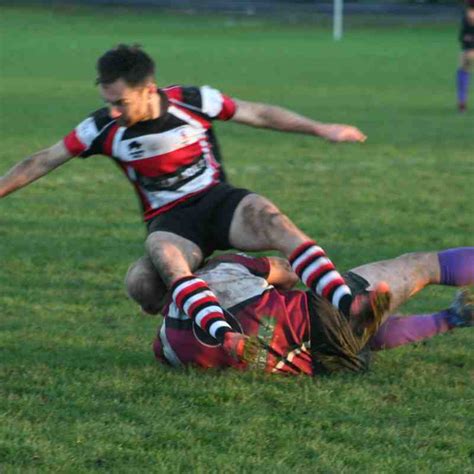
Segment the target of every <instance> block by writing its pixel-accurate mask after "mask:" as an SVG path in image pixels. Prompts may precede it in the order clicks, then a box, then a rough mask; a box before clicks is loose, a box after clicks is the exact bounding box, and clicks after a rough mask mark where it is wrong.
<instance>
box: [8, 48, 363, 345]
mask: <svg viewBox="0 0 474 474" xmlns="http://www.w3.org/2000/svg"><path fill="white" fill-rule="evenodd" d="M97 70H98V79H97V84H98V85H99V89H100V93H101V95H102V98H103V99H104V101H105V103H106V104H107V106H106V107H103V108H101V109H99V110H97V111H96V112H94V113H92V114H91V115H90V116H89V117H88V118H86V119H85V120H84V121H82V122H81V123H80V124H79V125H78V126H77V127H76V128H75V129H74V130H73V131H72V132H70V133H69V134H68V135H67V136H66V137H65V138H64V139H63V140H60V141H59V142H58V143H56V144H55V145H53V146H52V147H51V148H48V149H46V150H43V151H40V152H38V153H36V154H34V155H32V156H31V157H29V158H26V159H25V160H23V161H22V162H20V163H19V164H17V165H16V166H14V167H13V168H12V169H11V170H10V171H9V172H8V173H7V174H6V175H5V176H3V177H0V197H2V196H6V195H7V194H9V193H11V192H12V191H15V190H16V189H18V188H21V187H23V186H26V185H27V184H29V183H31V182H32V181H34V180H36V179H38V178H40V177H41V176H43V175H45V174H47V173H48V172H50V171H52V170H53V169H55V168H57V167H58V166H60V165H63V164H64V163H66V162H67V161H68V160H70V159H71V158H72V157H74V156H79V157H82V158H87V157H90V156H92V155H106V156H109V157H111V158H112V159H113V160H114V161H115V162H116V163H117V164H118V165H119V167H120V168H121V169H122V171H123V172H124V173H125V176H126V177H127V178H128V179H129V180H130V181H131V183H132V185H133V186H134V187H135V190H136V191H137V193H138V196H139V197H140V200H141V203H142V207H143V211H144V219H145V221H146V223H147V227H148V232H149V235H148V237H147V239H146V244H145V247H146V253H147V255H148V256H149V257H150V259H151V261H152V262H153V265H154V266H155V267H156V269H157V270H158V272H159V273H160V275H161V278H162V279H163V281H164V282H165V284H166V285H167V287H168V288H171V289H172V295H173V300H174V302H175V303H176V304H177V305H178V306H179V307H180V308H181V309H184V310H185V311H186V313H187V314H188V316H189V317H190V318H191V319H193V320H194V321H196V323H197V324H198V325H199V326H200V327H201V328H202V329H203V330H204V331H206V332H207V333H209V334H210V335H211V336H212V337H213V338H216V339H217V340H219V341H220V342H224V347H226V348H227V347H228V348H229V351H234V349H235V345H236V344H239V345H241V343H242V339H243V336H242V335H240V334H238V333H237V332H235V331H234V330H233V329H232V328H231V326H229V324H228V323H227V322H226V320H225V318H224V316H223V310H222V308H221V306H220V304H219V302H218V299H217V298H216V296H215V295H214V294H213V293H212V291H211V290H210V289H209V287H208V286H207V284H206V283H205V282H204V281H202V280H200V279H198V278H196V276H195V275H194V274H193V271H194V270H195V269H196V268H198V266H199V265H200V264H201V262H202V261H203V258H205V257H206V256H209V255H210V254H211V253H212V252H213V251H214V250H216V249H229V248H236V249H240V250H250V251H258V250H278V251H280V252H282V253H283V254H284V255H285V256H286V257H287V258H289V259H290V261H291V262H292V265H293V267H294V269H295V271H296V273H297V274H298V275H299V277H300V278H301V279H302V281H303V282H304V283H305V284H306V285H307V286H308V287H309V288H310V289H311V290H312V291H313V292H314V293H317V294H319V295H322V296H323V297H324V298H327V299H328V300H329V301H331V303H332V304H333V305H334V306H335V307H337V308H339V309H341V310H342V311H343V312H344V313H345V314H349V312H350V308H351V304H352V295H351V292H350V289H349V287H348V286H347V285H346V284H345V282H344V280H343V278H342V277H341V275H340V274H339V273H338V272H337V271H336V269H335V267H334V265H333V264H332V262H331V261H330V260H329V259H328V258H327V256H326V255H325V253H324V251H323V250H322V249H321V248H320V247H319V246H317V245H316V244H315V242H314V241H312V240H311V239H310V238H309V237H308V236H307V235H306V234H304V233H303V232H301V231H300V230H299V229H298V228H297V227H296V226H295V225H294V224H293V223H292V222H291V221H290V220H289V219H288V218H287V217H286V216H284V215H283V214H281V212H280V211H279V210H278V209H277V207H276V206H275V205H274V204H272V203H271V202H270V201H268V200H267V199H265V198H263V197H261V196H258V195H256V194H253V193H251V192H250V191H248V190H246V189H237V188H234V187H233V186H231V185H229V184H227V183H226V182H225V178H224V176H223V172H222V166H221V164H220V156H219V148H218V146H217V142H216V137H215V134H214V131H213V121H214V120H233V121H235V122H238V123H241V124H245V125H250V126H254V127H265V128H270V129H274V130H281V131H286V132H299V133H306V134H310V135H315V136H320V137H323V138H326V139H328V140H332V141H364V140H365V136H364V135H363V133H362V132H360V130H358V129H357V128H354V127H351V126H348V125H337V124H329V125H328V124H322V123H319V122H315V121H314V120H311V119H309V118H306V117H303V116H301V115H298V114H296V113H294V112H291V111H289V110H285V109H282V108H280V107H275V106H271V105H266V104H260V103H254V102H247V101H243V100H237V99H232V98H230V97H227V96H225V95H224V94H222V93H220V92H219V91H217V90H215V89H212V88H210V87H208V86H204V87H182V86H172V87H166V88H161V89H159V88H158V87H157V84H156V80H155V75H154V71H155V65H154V62H153V60H152V59H151V58H150V57H149V56H148V55H147V54H146V53H145V52H143V51H142V50H141V49H140V48H139V47H136V46H126V45H120V46H118V47H117V48H115V49H112V50H110V51H107V52H106V53H105V54H104V55H103V56H101V57H100V58H99V60H98V63H97ZM190 295H192V296H193V299H194V300H195V301H197V302H198V303H199V304H195V305H192V306H190V305H187V306H183V303H182V302H183V301H184V300H185V299H186V298H188V297H189V296H190ZM356 306H357V305H356ZM353 308H354V307H353ZM224 340H225V341H224Z"/></svg>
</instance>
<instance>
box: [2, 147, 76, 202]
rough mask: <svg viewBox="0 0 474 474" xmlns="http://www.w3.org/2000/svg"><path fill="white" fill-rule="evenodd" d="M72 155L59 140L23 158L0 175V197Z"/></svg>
mask: <svg viewBox="0 0 474 474" xmlns="http://www.w3.org/2000/svg"><path fill="white" fill-rule="evenodd" d="M72 157H73V155H72V154H71V153H70V152H69V150H68V149H67V148H66V147H65V145H64V142H63V141H62V140H61V141H59V142H58V143H56V144H55V145H53V146H51V147H50V148H46V149H45V150H41V151H39V152H37V153H35V154H34V155H31V156H29V157H28V158H25V159H24V160H23V161H20V162H19V163H18V164H16V165H15V166H14V167H13V168H11V169H10V170H9V171H8V172H7V174H5V176H0V197H4V196H6V195H8V194H10V193H12V192H13V191H16V190H17V189H20V188H23V187H24V186H26V185H27V184H30V183H31V182H33V181H35V180H37V179H38V178H41V176H44V175H45V174H47V173H49V172H50V171H52V170H53V169H55V168H57V167H58V166H60V165H62V164H63V163H65V162H66V161H67V160H69V159H70V158H72Z"/></svg>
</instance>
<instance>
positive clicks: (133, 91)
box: [100, 79, 156, 127]
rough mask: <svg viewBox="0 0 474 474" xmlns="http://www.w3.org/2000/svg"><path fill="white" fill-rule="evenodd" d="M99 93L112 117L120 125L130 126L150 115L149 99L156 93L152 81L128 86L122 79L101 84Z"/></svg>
mask: <svg viewBox="0 0 474 474" xmlns="http://www.w3.org/2000/svg"><path fill="white" fill-rule="evenodd" d="M100 93H101V95H102V97H103V99H104V101H105V102H106V103H107V105H108V107H109V109H110V115H111V117H112V118H115V119H117V120H118V122H119V124H120V125H125V126H127V127H130V126H132V125H134V124H136V123H137V122H141V121H142V120H148V119H150V118H152V117H150V110H151V106H150V103H151V100H152V96H153V94H155V93H156V86H155V85H154V84H153V83H149V84H146V85H140V86H136V87H131V86H129V85H128V84H127V83H126V82H125V81H124V80H123V79H117V80H116V81H115V82H112V83H111V84H101V85H100Z"/></svg>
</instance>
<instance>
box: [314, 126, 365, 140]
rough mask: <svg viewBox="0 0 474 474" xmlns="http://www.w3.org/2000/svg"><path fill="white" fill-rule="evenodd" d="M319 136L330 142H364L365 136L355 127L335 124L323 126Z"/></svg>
mask: <svg viewBox="0 0 474 474" xmlns="http://www.w3.org/2000/svg"><path fill="white" fill-rule="evenodd" d="M320 136H321V137H323V138H325V139H326V140H329V141H330V142H361V143H362V142H365V140H367V136H366V135H364V134H363V133H362V132H361V131H360V130H359V129H358V128H357V127H353V126H352V125H342V124H337V123H332V124H327V125H324V128H323V129H322V130H321V132H320Z"/></svg>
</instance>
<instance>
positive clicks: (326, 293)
mask: <svg viewBox="0 0 474 474" xmlns="http://www.w3.org/2000/svg"><path fill="white" fill-rule="evenodd" d="M345 283H346V282H345V281H344V280H343V279H342V278H336V279H334V280H332V281H330V282H329V283H328V284H327V285H326V286H325V287H324V288H323V291H322V295H321V296H323V297H324V298H328V296H329V294H330V293H331V290H333V289H334V288H335V287H336V286H342V285H344V284H345Z"/></svg>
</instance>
